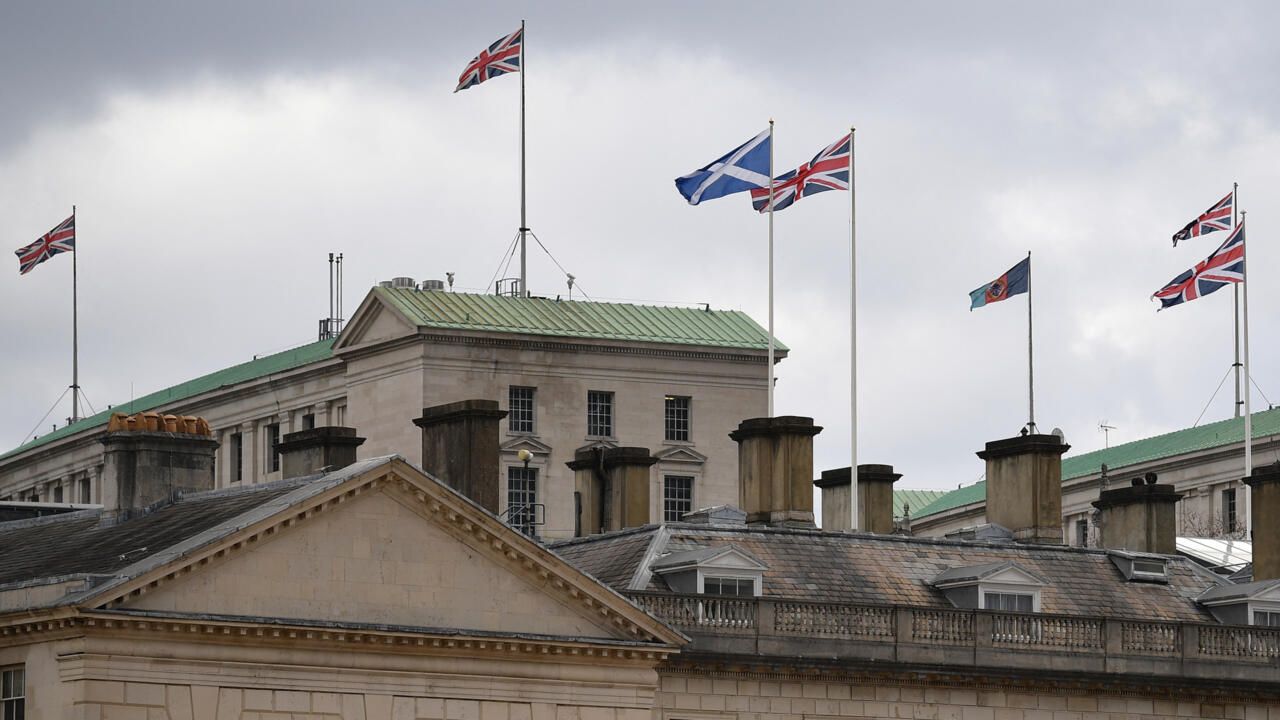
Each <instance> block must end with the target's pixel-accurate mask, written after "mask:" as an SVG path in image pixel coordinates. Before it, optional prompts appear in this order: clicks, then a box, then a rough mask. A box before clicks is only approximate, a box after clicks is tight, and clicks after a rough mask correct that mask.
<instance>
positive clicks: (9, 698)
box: [0, 665, 27, 717]
mask: <svg viewBox="0 0 1280 720" xmlns="http://www.w3.org/2000/svg"><path fill="white" fill-rule="evenodd" d="M15 672H16V673H18V674H19V675H20V676H21V679H20V680H19V682H18V687H17V688H16V692H17V694H16V695H13V694H10V693H12V692H14V690H15V689H14V688H13V686H12V685H11V683H12V675H11V673H15ZM6 688H8V691H7V692H6ZM11 705H12V706H14V707H21V708H22V710H23V711H22V712H21V713H13V716H14V717H26V707H27V668H26V666H25V665H5V666H3V667H0V717H6V716H9V714H10V713H9V708H10V706H11Z"/></svg>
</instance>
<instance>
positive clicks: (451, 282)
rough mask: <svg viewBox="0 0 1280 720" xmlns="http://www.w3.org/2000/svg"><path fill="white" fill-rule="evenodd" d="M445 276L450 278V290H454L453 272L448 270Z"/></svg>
mask: <svg viewBox="0 0 1280 720" xmlns="http://www.w3.org/2000/svg"><path fill="white" fill-rule="evenodd" d="M444 276H445V277H446V278H448V280H449V292H453V273H451V272H447V273H445V274H444Z"/></svg>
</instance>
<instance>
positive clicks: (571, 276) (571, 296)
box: [565, 273, 577, 300]
mask: <svg viewBox="0 0 1280 720" xmlns="http://www.w3.org/2000/svg"><path fill="white" fill-rule="evenodd" d="M565 275H566V276H568V278H569V299H570V300H572V299H573V281H574V280H577V278H575V277H574V276H573V273H565Z"/></svg>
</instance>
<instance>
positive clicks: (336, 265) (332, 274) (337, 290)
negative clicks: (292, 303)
mask: <svg viewBox="0 0 1280 720" xmlns="http://www.w3.org/2000/svg"><path fill="white" fill-rule="evenodd" d="M340 332H342V253H338V254H337V255H335V254H333V253H329V314H328V315H327V316H326V317H325V318H324V319H323V320H321V321H320V332H319V333H318V335H319V337H318V339H319V340H330V339H332V338H335V337H337V336H338V333H340Z"/></svg>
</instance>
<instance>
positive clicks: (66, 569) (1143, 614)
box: [0, 401, 1280, 720]
mask: <svg viewBox="0 0 1280 720" xmlns="http://www.w3.org/2000/svg"><path fill="white" fill-rule="evenodd" d="M421 419H424V422H422V423H420V424H419V427H420V432H421V433H422V437H421V438H420V441H421V442H420V446H421V447H423V448H431V447H444V448H445V449H446V452H444V453H436V454H433V458H434V459H433V460H432V462H436V463H438V464H439V465H441V466H445V465H448V460H447V458H446V457H438V455H446V456H448V455H456V454H471V455H472V456H473V457H475V458H477V462H476V463H474V466H473V464H472V463H464V464H460V465H454V466H453V469H452V470H451V471H450V472H451V475H450V476H448V477H441V476H438V475H434V474H427V473H424V472H422V471H421V470H419V469H418V468H416V467H414V466H413V465H411V464H409V463H407V462H405V461H404V460H402V459H400V458H397V457H394V456H392V457H374V458H368V459H365V460H355V455H356V454H357V448H358V449H359V450H363V446H357V445H356V444H355V443H353V442H351V441H349V440H341V439H344V438H345V439H349V438H351V437H354V436H355V434H354V432H353V431H349V430H348V429H342V430H339V429H336V428H318V429H316V430H311V431H303V432H302V433H300V434H299V435H291V436H290V437H289V438H287V439H286V441H285V442H284V444H283V447H284V452H285V454H286V457H285V462H284V465H285V467H286V468H287V469H286V470H285V471H284V473H285V474H286V475H289V477H285V478H283V479H281V480H277V481H273V482H269V483H263V484H257V485H242V486H239V487H235V488H226V489H218V490H204V491H191V490H188V491H185V492H184V491H180V490H178V488H177V487H174V488H172V490H171V492H170V494H169V496H168V498H167V499H165V500H160V501H158V502H148V501H149V500H150V499H151V494H150V493H143V494H138V493H134V494H132V495H129V496H121V497H120V498H119V499H118V500H117V502H116V503H115V505H114V506H111V507H103V508H94V509H77V508H74V507H66V508H64V512H61V513H58V514H54V515H52V516H45V517H38V518H32V519H28V520H16V521H9V522H0V547H3V548H5V549H6V552H4V553H0V680H2V682H0V706H2V707H3V711H4V712H5V713H10V714H8V715H6V717H24V718H37V719H40V720H43V719H45V718H64V717H71V718H104V719H107V720H109V719H111V718H148V719H151V718H157V719H161V718H166V719H167V718H192V719H193V720H203V719H206V718H207V719H209V720H227V719H232V718H243V719H245V720H266V719H268V718H272V719H281V718H285V717H288V718H290V719H291V720H293V719H295V718H348V719H356V718H359V719H362V720H400V719H403V718H415V719H419V718H420V719H422V720H643V719H645V718H647V719H648V720H794V719H795V718H798V717H799V718H813V719H814V720H821V719H823V718H832V719H833V720H834V718H941V719H943V720H974V719H975V718H978V719H982V720H986V719H989V720H995V719H996V718H1000V719H1001V720H1042V719H1044V718H1051V719H1053V720H1085V718H1091V719H1092V718H1106V719H1107V720H1130V719H1141V720H1146V719H1147V718H1169V717H1187V718H1210V717H1213V718H1224V717H1225V718H1246V719H1248V718H1268V717H1275V716H1277V715H1280V684H1277V682H1276V678H1277V675H1276V672H1277V671H1276V662H1277V658H1280V628H1273V627H1270V626H1271V625H1272V624H1273V623H1272V617H1273V616H1274V617H1275V618H1277V619H1278V620H1280V532H1272V533H1265V534H1259V536H1258V538H1257V541H1256V543H1255V546H1256V547H1255V557H1256V558H1257V560H1256V566H1257V569H1256V574H1257V576H1258V578H1259V580H1258V581H1257V582H1254V583H1250V584H1247V585H1232V584H1230V583H1229V582H1227V581H1226V580H1225V579H1224V578H1222V577H1220V576H1217V575H1214V574H1213V573H1210V572H1207V571H1205V570H1203V569H1201V568H1199V567H1198V566H1196V565H1195V564H1193V563H1190V562H1188V561H1186V560H1185V559H1182V558H1180V557H1178V556H1172V555H1168V554H1166V553H1163V552H1159V551H1158V550H1159V549H1160V548H1161V547H1164V543H1165V541H1166V540H1168V539H1169V538H1171V537H1172V533H1173V526H1172V522H1170V519H1171V515H1170V514H1168V513H1165V512H1162V508H1163V507H1164V505H1163V501H1162V500H1161V498H1164V497H1165V496H1167V495H1168V494H1170V493H1173V490H1172V488H1169V487H1168V486H1162V485H1145V484H1144V485H1142V486H1128V487H1124V488H1115V489H1111V490H1109V491H1108V493H1110V494H1108V495H1107V496H1105V497H1104V499H1105V500H1106V501H1107V502H1105V503H1103V504H1104V505H1105V506H1106V507H1104V508H1102V509H1101V510H1100V511H1101V512H1102V513H1103V514H1104V515H1105V516H1106V519H1107V522H1104V524H1103V527H1104V528H1107V529H1108V534H1106V535H1105V536H1104V541H1105V542H1112V541H1113V540H1116V538H1117V537H1120V539H1121V540H1122V541H1123V542H1125V543H1126V544H1127V545H1128V546H1129V549H1128V550H1124V551H1120V550H1111V549H1100V548H1073V547H1069V546H1065V545H1062V544H1061V543H1058V542H1056V541H1055V538H1053V537H1052V536H1051V534H1050V533H1048V532H1046V529H1048V528H1050V527H1052V525H1053V523H1054V522H1058V521H1059V518H1060V516H1061V513H1060V509H1059V508H1060V498H1058V503H1057V505H1056V506H1055V502H1054V498H1053V496H1052V495H1053V491H1054V490H1055V489H1057V488H1060V487H1061V485H1060V476H1059V474H1058V472H1057V468H1058V465H1057V464H1056V463H1049V462H1045V461H1046V460H1047V459H1048V458H1050V457H1053V458H1056V457H1057V456H1058V455H1060V454H1061V452H1062V451H1064V450H1065V449H1066V448H1065V447H1059V446H1056V443H1057V440H1056V438H1054V437H1053V436H1031V437H1029V438H1011V439H1008V440H1002V441H996V442H994V443H990V444H989V445H988V448H987V450H985V451H984V453H985V454H986V462H987V464H988V474H989V475H990V476H991V477H993V478H1000V479H1001V480H1000V481H999V482H996V483H993V485H992V492H995V493H998V494H1001V495H1000V497H999V498H996V500H997V501H998V502H1003V501H1005V500H1009V499H1010V498H1016V497H1025V498H1034V502H1032V503H1031V505H1030V506H1029V507H1026V508H1023V509H1022V510H1021V511H1020V512H1018V513H1016V515H1017V516H1018V517H1020V518H1021V520H1018V521H1013V520H1010V521H1008V522H1009V524H1010V530H1011V536H1010V537H1006V538H1003V539H1000V540H942V539H931V538H905V537H900V536H894V535H889V534H874V533H854V532H849V531H839V530H830V529H828V530H818V529H817V528H815V527H814V523H813V505H812V494H811V493H810V492H799V490H800V489H802V488H803V489H805V490H808V489H809V487H810V483H811V477H812V463H813V459H812V439H813V436H814V435H816V434H817V433H818V432H820V431H821V428H818V427H816V426H814V425H813V423H812V421H810V420H808V419H807V418H794V417H788V418H768V419H766V418H757V419H753V420H747V421H744V422H742V423H740V424H739V425H738V427H737V428H736V429H735V430H734V441H735V442H737V443H738V448H737V450H738V457H739V460H740V462H739V468H740V476H739V481H738V503H737V504H738V505H739V506H740V509H739V507H728V506H721V507H714V508H705V509H701V510H699V511H697V512H694V513H689V514H687V515H686V516H685V517H684V518H683V519H682V520H681V521H679V522H665V521H663V522H645V521H644V518H643V514H642V513H640V512H638V509H639V508H643V507H644V503H643V494H644V490H645V488H646V487H647V485H646V484H644V483H638V482H635V480H636V478H637V477H638V476H639V473H638V472H637V468H640V467H649V466H650V465H648V464H647V463H650V462H651V461H653V460H654V458H653V455H652V454H651V453H650V452H649V451H648V449H647V448H640V447H625V448H612V449H605V450H599V451H595V450H592V451H584V452H583V453H582V456H579V457H576V458H575V460H574V461H573V462H574V465H575V466H576V467H575V469H574V480H575V483H577V486H578V487H580V488H588V487H589V488H590V492H593V493H596V494H598V495H600V496H601V498H602V502H601V503H600V505H599V507H600V508H602V509H604V508H607V509H608V511H607V512H605V513H604V514H605V516H606V520H607V523H605V524H607V525H609V526H610V527H611V528H613V529H610V530H609V531H608V532H604V533H599V534H595V535H589V536H584V537H580V538H576V539H566V540H561V541H558V542H555V543H553V544H551V545H550V546H549V547H548V546H544V545H541V544H539V543H536V542H534V541H532V540H531V539H529V538H528V537H527V536H525V535H523V534H521V533H518V532H516V531H514V529H512V528H511V527H509V526H508V525H506V524H504V523H502V522H501V521H500V520H499V518H498V516H497V515H496V513H495V512H494V510H495V509H496V508H495V503H496V502H497V498H496V497H495V496H494V494H493V493H492V492H487V491H486V490H485V489H484V488H483V487H482V481H483V480H484V479H485V478H489V477H490V475H491V473H490V472H489V466H491V465H493V464H494V463H496V462H497V461H496V460H495V459H494V458H496V456H497V454H498V453H497V452H496V445H497V443H498V442H499V437H500V433H499V431H498V427H497V426H498V425H499V424H500V423H502V422H503V421H504V420H505V418H503V417H502V416H501V412H500V411H496V409H495V408H494V403H493V402H492V401H474V402H463V403H459V404H455V405H451V406H448V407H445V408H428V409H426V410H423V411H422V412H421ZM117 427H119V425H117ZM183 429H184V430H185V427H184V428H183ZM113 433H114V435H113V437H112V438H111V440H112V441H114V442H116V443H118V444H120V445H121V446H130V447H134V446H136V447H138V448H143V447H144V446H145V445H146V443H145V442H143V441H156V442H159V441H168V442H170V443H182V442H184V441H186V440H193V441H196V442H195V443H194V444H193V447H192V452H193V453H195V454H196V455H200V454H201V453H202V449H201V448H202V443H203V442H204V438H205V436H203V435H199V434H198V433H186V432H183V431H178V430H177V429H176V428H175V431H173V432H170V431H167V430H165V431H160V430H150V429H145V428H138V427H137V425H136V424H135V426H134V427H132V428H130V427H128V426H125V427H124V428H123V429H117V430H115V431H113ZM486 443H488V444H489V445H490V447H489V448H488V451H484V450H483V448H480V446H482V445H484V444H486ZM587 455H591V456H594V457H596V458H597V459H599V460H600V462H598V463H597V464H595V465H594V466H593V465H589V464H587V465H585V466H584V464H583V462H584V461H586V460H587V459H588V458H587V457H585V456H587ZM166 457H169V458H170V459H175V460H176V458H174V456H173V455H169V456H166ZM319 463H325V464H329V465H341V464H343V463H350V464H347V465H346V466H345V467H341V468H339V469H332V470H328V471H321V472H316V470H317V468H316V467H315V465H316V464H319ZM177 464H181V465H182V466H184V467H185V466H190V465H193V464H194V463H190V462H186V461H181V462H180V463H177ZM116 467H117V469H118V471H119V472H123V473H129V472H134V473H135V476H137V473H138V472H139V471H143V472H145V468H152V469H155V468H161V469H163V468H162V466H161V465H160V464H158V463H157V462H156V458H154V457H152V456H150V455H148V454H147V452H146V451H145V450H139V451H138V452H132V453H130V452H129V451H127V450H126V451H122V454H121V455H120V456H119V458H118V460H117V461H116ZM205 467H206V468H207V471H206V469H202V468H201V467H194V468H188V469H189V470H190V471H191V472H190V473H188V474H186V475H184V474H182V473H160V474H159V476H158V477H161V478H166V477H167V478H171V479H172V482H173V483H174V484H175V485H177V484H183V483H189V481H190V480H191V479H192V478H194V477H195V476H197V475H199V474H201V473H205V477H206V478H207V481H206V482H207V484H208V485H209V486H212V484H213V480H212V468H209V467H207V466H205ZM862 470H863V471H864V472H862V473H860V479H861V477H863V476H872V475H874V476H875V477H876V478H877V479H876V480H875V481H869V483H868V484H873V483H874V482H879V483H881V484H882V485H884V486H886V487H880V488H878V489H877V491H875V492H868V494H867V498H868V500H869V501H868V502H867V503H864V504H862V505H861V506H860V507H861V512H862V513H863V517H862V518H861V520H862V522H861V524H862V526H864V527H885V526H886V525H888V526H891V525H892V523H891V519H892V499H891V498H892V495H891V493H888V492H883V490H885V489H886V488H887V487H891V485H892V482H893V479H895V477H896V476H895V475H894V474H893V473H892V469H891V468H885V467H884V466H865V467H864V468H862ZM597 471H598V472H597ZM293 473H301V474H299V475H298V476H296V477H295V476H292V475H293ZM1249 483H1250V485H1251V486H1253V488H1254V491H1255V494H1256V498H1257V500H1258V502H1257V503H1256V504H1255V506H1254V512H1255V513H1264V512H1273V511H1275V512H1280V466H1278V467H1275V468H1271V467H1268V468H1266V469H1263V470H1262V471H1260V472H1259V473H1257V474H1255V476H1254V477H1252V478H1250V479H1249ZM142 486H148V485H147V484H146V483H143V484H142ZM150 487H153V488H154V487H155V486H150ZM1135 487H1136V489H1134V488H1135ZM1033 488H1034V489H1037V490H1035V491H1034V492H1033V491H1032V489H1033ZM1148 488H1150V489H1148ZM839 489H840V488H839V487H838V486H837V485H834V484H833V485H831V486H830V487H827V488H824V489H823V491H824V493H827V492H839ZM486 492H487V494H486ZM1174 494H1176V493H1174ZM144 502H146V503H147V504H146V505H143V504H142V503H144ZM1113 518H1114V519H1113ZM636 523H640V524H636ZM1148 526H1149V527H1151V528H1152V530H1153V531H1152V532H1151V533H1150V534H1143V533H1137V534H1134V535H1125V533H1128V532H1129V531H1130V530H1134V529H1137V528H1144V527H1148ZM1115 533H1120V534H1121V535H1114V534H1115ZM1013 538H1018V539H1017V540H1014V539H1013ZM37 551H42V552H44V553H45V556H44V557H38V552H37Z"/></svg>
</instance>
